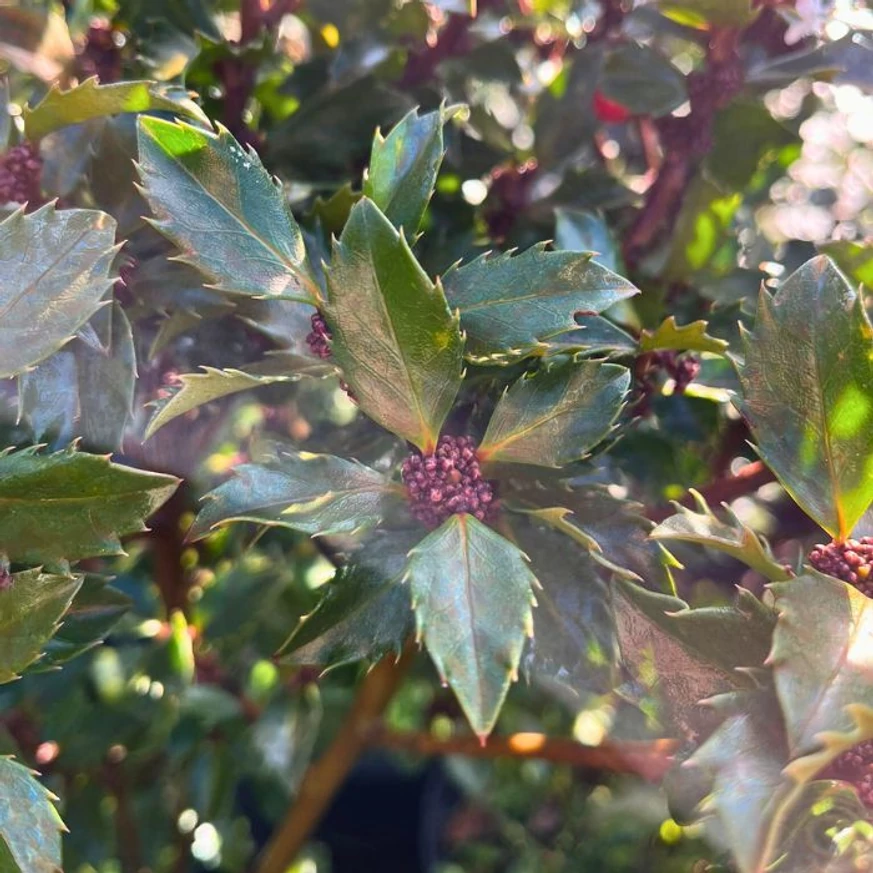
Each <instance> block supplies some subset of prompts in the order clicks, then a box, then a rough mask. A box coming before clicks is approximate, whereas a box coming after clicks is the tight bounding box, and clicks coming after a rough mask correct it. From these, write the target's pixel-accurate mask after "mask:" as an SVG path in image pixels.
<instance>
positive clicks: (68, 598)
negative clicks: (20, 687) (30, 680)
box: [0, 569, 82, 684]
mask: <svg viewBox="0 0 873 873" xmlns="http://www.w3.org/2000/svg"><path fill="white" fill-rule="evenodd" d="M81 584H82V577H81V576H53V575H48V574H45V573H42V572H41V571H40V570H38V569H37V570H24V571H22V572H21V573H14V574H13V575H12V576H11V577H10V579H9V581H8V582H6V583H4V585H3V586H2V587H0V684H2V683H4V682H11V681H12V680H13V679H17V678H18V675H19V674H20V673H21V671H22V670H24V669H25V668H26V667H28V666H30V665H31V664H32V663H33V662H34V661H36V660H37V659H38V658H39V656H40V655H41V654H42V651H43V648H44V647H45V645H46V643H47V642H48V641H49V639H51V637H52V635H53V634H54V633H55V631H56V630H57V629H58V622H59V621H60V619H61V616H63V614H64V613H65V612H66V611H67V609H68V607H69V606H70V603H71V602H72V600H73V597H74V596H75V594H76V592H77V591H78V590H79V587H80V586H81Z"/></svg>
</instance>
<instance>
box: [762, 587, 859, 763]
mask: <svg viewBox="0 0 873 873" xmlns="http://www.w3.org/2000/svg"><path fill="white" fill-rule="evenodd" d="M770 587H771V590H772V591H773V593H774V594H775V595H776V608H777V610H778V612H779V620H778V622H777V624H776V630H775V632H774V634H773V649H772V652H771V654H770V659H769V663H770V664H771V665H772V667H773V672H774V676H775V680H776V690H777V692H778V694H779V701H780V703H781V705H782V712H783V717H784V719H785V728H786V732H787V735H788V745H789V752H790V756H791V760H792V761H793V762H794V766H795V767H796V768H797V769H798V772H799V771H800V769H801V768H803V763H804V762H802V761H801V762H798V760H797V759H800V758H803V757H805V756H812V757H811V758H810V761H812V762H815V768H816V769H818V768H820V767H823V766H824V765H825V764H827V760H820V759H819V758H816V757H815V753H816V752H819V751H821V750H822V748H823V746H824V745H825V744H824V742H823V739H824V738H823V735H824V734H826V733H830V734H851V733H852V731H853V730H854V729H855V724H856V716H855V715H854V714H853V711H852V709H851V707H857V706H864V707H866V708H867V709H868V710H869V709H873V681H871V680H873V649H871V646H870V638H871V634H873V600H870V598H868V597H865V596H864V595H863V594H861V592H860V591H858V590H857V589H856V588H853V587H852V586H851V585H848V584H846V583H845V582H842V581H840V580H838V579H833V578H831V577H829V576H823V575H821V574H820V573H816V572H815V571H813V570H810V571H808V572H807V573H806V574H805V575H803V576H801V577H799V578H798V579H793V580H791V581H790V582H780V583H777V584H774V585H771V586H770ZM847 707H849V708H847ZM830 745H831V746H832V745H833V742H831V743H830Z"/></svg>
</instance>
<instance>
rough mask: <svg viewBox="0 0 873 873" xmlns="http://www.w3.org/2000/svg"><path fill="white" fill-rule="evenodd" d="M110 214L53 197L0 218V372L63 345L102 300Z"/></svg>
mask: <svg viewBox="0 0 873 873" xmlns="http://www.w3.org/2000/svg"><path fill="white" fill-rule="evenodd" d="M116 251H117V248H116V246H115V221H114V219H112V218H110V216H108V215H106V214H105V213H103V212H97V211H95V210H91V209H64V210H61V211H55V207H54V205H52V204H49V205H47V206H43V207H42V208H41V209H38V210H37V211H36V212H32V213H30V214H29V215H26V214H25V213H24V211H23V210H18V211H17V212H13V213H12V215H10V216H9V217H8V218H7V219H6V220H5V221H3V222H2V223H0V275H2V276H3V283H2V285H0V328H2V332H3V334H5V336H6V340H5V341H4V342H3V343H2V344H0V378H6V377H8V376H14V375H16V374H17V373H20V372H21V371H23V370H26V369H27V368H28V367H32V366H33V365H34V364H38V363H39V362H40V361H42V360H44V359H45V358H47V357H48V356H49V355H51V354H52V353H53V352H56V351H57V350H58V349H59V348H60V347H61V346H63V345H65V344H66V343H67V342H68V341H69V340H70V339H72V337H73V334H74V333H75V332H76V331H77V330H78V329H79V328H80V327H82V325H83V324H85V322H86V321H88V319H89V318H91V316H92V315H93V314H94V313H95V312H96V310H97V308H98V307H99V306H100V299H101V298H102V297H103V295H104V294H105V293H106V292H107V291H108V290H109V288H110V287H111V285H112V282H113V279H112V277H111V276H110V270H111V269H112V261H113V259H114V258H115V254H116Z"/></svg>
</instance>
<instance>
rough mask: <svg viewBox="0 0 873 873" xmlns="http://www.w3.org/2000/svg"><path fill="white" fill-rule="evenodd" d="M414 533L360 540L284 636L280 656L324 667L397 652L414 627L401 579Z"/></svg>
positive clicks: (405, 590)
mask: <svg viewBox="0 0 873 873" xmlns="http://www.w3.org/2000/svg"><path fill="white" fill-rule="evenodd" d="M419 539H420V537H419V536H418V535H412V536H408V535H406V536H404V535H403V534H400V533H398V532H397V531H391V532H390V533H388V534H385V533H377V534H376V536H374V537H373V538H372V539H371V540H370V541H369V542H367V543H365V544H364V546H363V547H362V548H361V550H360V551H358V552H356V553H355V555H354V557H353V558H352V559H351V562H350V563H349V564H347V565H346V566H344V567H342V568H341V569H340V570H339V571H338V572H337V574H336V576H335V577H334V578H333V580H332V581H331V582H328V583H327V585H325V586H324V588H323V589H322V591H323V592H324V596H323V597H322V599H321V600H320V601H319V602H318V605H317V606H316V607H315V609H314V610H313V611H312V612H311V613H309V615H306V616H304V617H303V618H302V619H301V620H300V624H299V625H297V627H296V628H295V629H294V632H293V633H292V634H291V636H290V637H288V640H287V641H286V642H285V644H284V645H283V646H282V648H281V650H280V651H279V654H280V655H281V656H282V657H283V660H285V661H287V662H289V663H292V664H318V665H319V666H323V667H325V668H328V667H338V666H340V665H342V664H350V663H353V662H355V661H360V660H364V659H366V660H368V661H376V660H378V659H379V658H380V657H382V656H383V655H386V654H388V653H390V652H395V653H396V654H398V655H399V654H400V651H401V649H402V648H403V644H404V642H405V641H406V639H407V638H408V637H409V635H410V634H411V633H412V629H413V620H412V604H411V602H410V599H409V588H408V586H406V585H403V584H401V583H402V581H403V576H404V573H405V571H406V562H407V554H408V552H409V549H410V548H412V546H414V545H415V543H416V542H418V540H419Z"/></svg>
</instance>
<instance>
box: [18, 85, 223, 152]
mask: <svg viewBox="0 0 873 873" xmlns="http://www.w3.org/2000/svg"><path fill="white" fill-rule="evenodd" d="M157 110H160V111H163V112H175V113H176V114H177V115H187V116H188V117H190V118H194V119H196V120H197V121H200V122H202V123H204V124H206V123H208V120H207V118H206V116H205V115H204V114H203V111H202V110H201V109H200V107H199V106H197V104H196V103H194V102H193V101H192V100H190V99H186V100H177V99H174V98H173V97H171V96H169V95H167V94H164V93H162V92H161V86H160V85H158V84H157V83H155V82H112V83H110V84H107V85H101V84H100V83H99V81H98V79H97V77H96V76H94V77H92V78H90V79H85V81H84V82H82V83H81V84H80V85H76V86H74V87H72V88H70V89H68V90H66V91H64V90H62V89H61V87H60V86H59V85H58V84H57V83H55V84H54V85H52V87H51V89H50V90H49V92H48V94H46V96H45V97H43V98H42V100H40V102H39V103H38V104H37V105H36V106H34V107H33V108H31V107H29V106H26V107H25V108H24V113H23V117H24V130H25V133H26V134H27V136H28V138H30V139H40V138H41V137H44V136H45V135H46V134H47V133H51V132H52V131H53V130H57V129H58V128H60V127H65V126H66V125H69V124H81V123H82V122H83V121H89V120H90V119H92V118H101V117H103V116H106V115H118V114H119V113H122V112H148V111H157Z"/></svg>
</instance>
